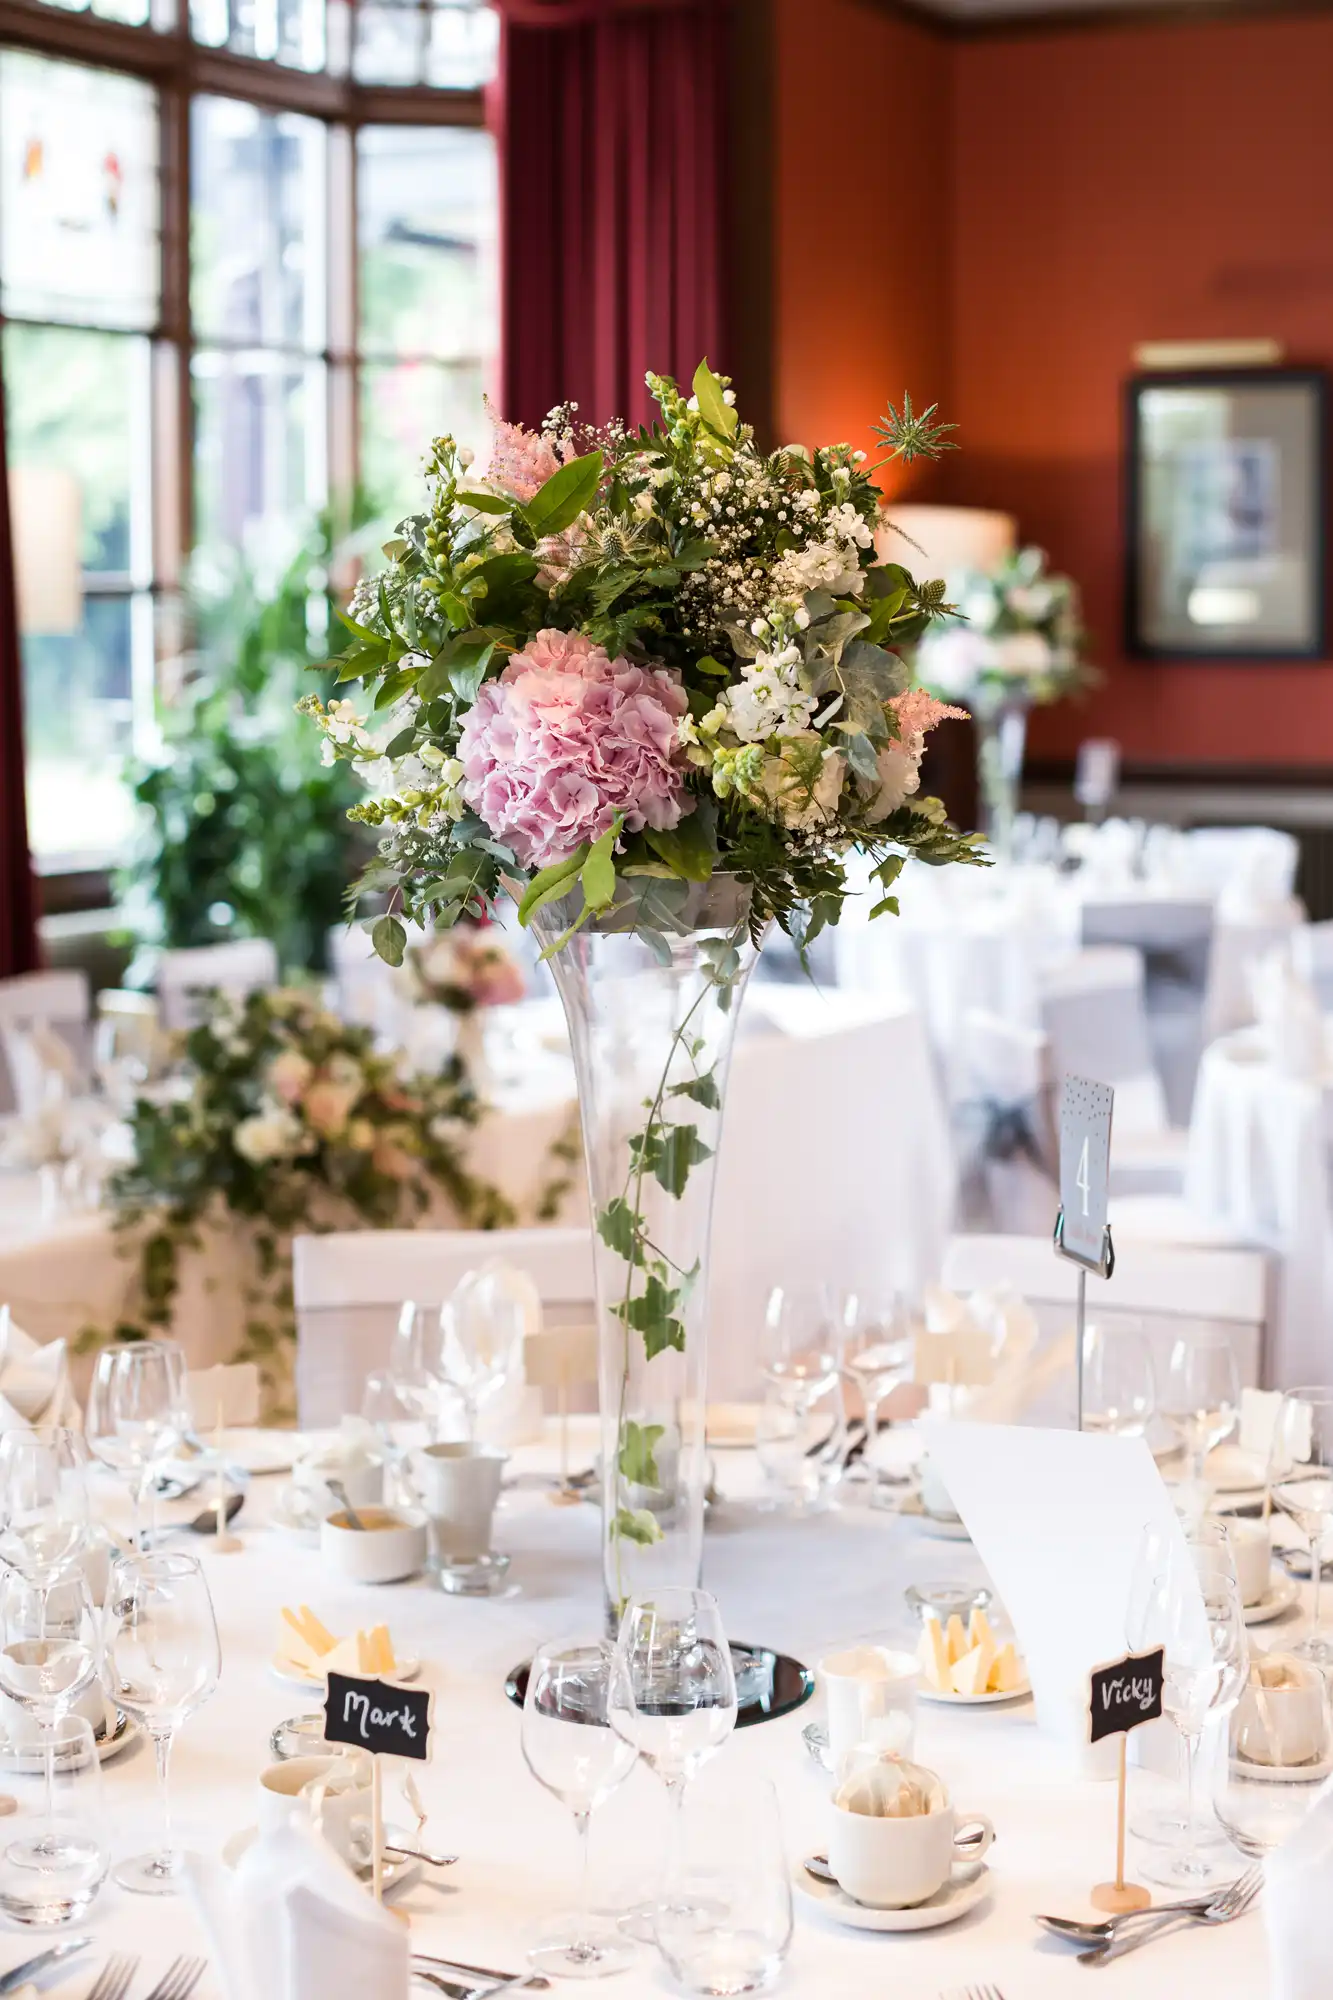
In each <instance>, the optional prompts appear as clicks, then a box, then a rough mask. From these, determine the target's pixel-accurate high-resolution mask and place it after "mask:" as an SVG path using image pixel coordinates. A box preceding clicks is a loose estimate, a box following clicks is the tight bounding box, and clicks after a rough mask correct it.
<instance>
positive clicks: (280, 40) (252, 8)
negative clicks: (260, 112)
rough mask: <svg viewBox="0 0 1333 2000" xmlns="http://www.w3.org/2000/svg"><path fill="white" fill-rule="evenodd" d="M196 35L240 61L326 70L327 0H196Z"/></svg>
mask: <svg viewBox="0 0 1333 2000" xmlns="http://www.w3.org/2000/svg"><path fill="white" fill-rule="evenodd" d="M129 3H130V0H127V4H129ZM113 4H120V0H113ZM190 33H191V35H192V36H193V37H194V39H195V41H196V42H203V43H205V44H206V45H207V46H208V47H209V48H213V49H224V48H229V49H231V50H232V51H233V53H234V54H236V55H238V56H258V57H260V58H261V59H262V60H263V61H265V62H280V63H285V64H286V65H287V66H288V68H290V69H323V67H324V48H325V39H324V0H190Z"/></svg>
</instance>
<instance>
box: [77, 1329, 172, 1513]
mask: <svg viewBox="0 0 1333 2000" xmlns="http://www.w3.org/2000/svg"><path fill="white" fill-rule="evenodd" d="M191 1428H192V1420H191V1417H190V1403H189V1394H188V1390H187V1386H186V1371H185V1356H184V1354H183V1353H182V1352H181V1350H180V1348H179V1347H177V1346H176V1345H175V1343H174V1342H173V1341H170V1340H135V1341H125V1342H122V1343H121V1344H119V1345H118V1346H115V1347H104V1348H103V1349H102V1351H101V1353H100V1354H99V1355H98V1357H97V1363H96V1366H95V1367H94V1370H93V1379H92V1385H91V1387H90V1389H89V1391H88V1411H87V1416H86V1419H85V1430H86V1435H87V1438H88V1443H89V1446H90V1448H91V1450H92V1452H93V1454H94V1456H95V1457H96V1458H98V1459H100V1460H101V1462H102V1464H103V1465H106V1466H109V1467H110V1469H111V1470H112V1471H113V1472H118V1473H119V1474H120V1475H121V1477H122V1478H123V1479H125V1480H126V1481H127V1482H128V1484H129V1489H130V1498H131V1501H132V1503H133V1507H134V1543H135V1547H136V1548H142V1547H143V1506H144V1500H145V1498H146V1497H147V1493H148V1488H149V1485H150V1484H151V1482H152V1480H153V1477H154V1475H155V1474H156V1473H157V1472H158V1471H159V1470H160V1468H161V1467H162V1466H163V1465H165V1464H166V1462H167V1461H168V1459H170V1458H171V1456H172V1454H173V1452H175V1451H177V1450H178V1449H179V1448H180V1445H181V1443H182V1442H183V1440H184V1439H185V1438H187V1437H188V1436H189V1435H190V1431H191Z"/></svg>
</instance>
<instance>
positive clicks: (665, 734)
mask: <svg viewBox="0 0 1333 2000" xmlns="http://www.w3.org/2000/svg"><path fill="white" fill-rule="evenodd" d="M688 706H689V704H688V702H687V700H686V698H685V691H684V689H683V688H682V687H681V686H680V683H679V682H678V681H677V680H676V679H675V677H674V676H673V675H672V674H671V673H669V672H668V671H667V669H666V668H664V667H636V666H633V665H632V664H631V663H630V661H628V660H624V659H619V660H612V659H610V658H608V656H607V654H606V652H605V650H604V649H603V648H602V647H601V646H594V645H593V643H592V641H591V640H590V639H587V638H585V637H584V635H583V634H582V633H581V632H557V631H552V630H546V631H543V632H538V633H537V634H536V636H535V637H534V638H533V639H531V640H530V641H529V643H528V644H527V645H526V646H525V647H524V649H523V651H522V652H521V653H515V655H514V657H513V659H512V660H511V661H510V662H509V665H508V666H507V667H506V668H505V670H504V672H503V673H502V674H501V675H500V677H499V679H498V680H493V681H487V682H486V683H485V685H484V686H483V687H482V688H481V690H480V691H479V693H478V695H477V699H476V701H475V702H474V703H473V705H472V708H471V709H470V710H469V712H468V716H467V720H466V722H465V723H464V725H463V730H462V734H461V736H460V739H459V745H458V755H459V758H460V759H461V761H462V765H463V783H462V793H463V797H464V799H465V800H466V802H467V804H468V805H470V806H471V807H472V809H473V811H474V812H477V813H479V814H480V815H481V817H482V819H484V820H485V822H486V824H487V826H489V827H490V829H491V831H492V833H494V834H495V836H496V838H497V839H499V840H503V841H505V842H506V843H507V844H508V845H509V846H510V847H512V848H513V850H514V853H515V854H516V855H517V856H518V858H519V860H520V861H521V862H522V863H523V864H524V866H525V867H530V868H544V867H546V866H547V864H548V863H549V862H552V861H558V860H560V859H561V858H562V857H563V856H565V855H566V854H571V853H572V852H573V851H574V849H575V848H576V847H579V846H580V845H581V844H582V843H583V842H584V841H585V840H596V839H598V838H599V836H600V835H601V834H603V833H605V832H606V829H607V828H608V827H609V826H610V825H611V822H612V820H613V819H614V818H615V816H616V814H617V813H623V814H624V826H625V830H626V831H627V832H629V833H637V832H639V830H640V829H641V828H642V827H644V826H650V827H653V828H654V829H656V830H657V831H659V832H660V831H662V830H663V829H665V828H668V827H673V826H675V825H677V823H678V822H679V820H680V818H681V816H682V814H683V813H685V812H688V811H690V810H691V808H692V805H693V801H692V800H691V799H690V798H689V797H688V795H687V794H686V792H685V789H684V786H685V772H686V769H687V766H686V764H685V762H684V759H683V757H682V754H681V751H680V748H679V745H678V742H677V735H676V725H677V723H678V722H679V720H680V718H681V716H682V715H684V713H685V711H686V709H687V707H688Z"/></svg>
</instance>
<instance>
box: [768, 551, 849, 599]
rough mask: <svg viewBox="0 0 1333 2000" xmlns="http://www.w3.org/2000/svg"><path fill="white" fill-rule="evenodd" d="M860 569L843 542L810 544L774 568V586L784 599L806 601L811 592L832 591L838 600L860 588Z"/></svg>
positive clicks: (789, 553)
mask: <svg viewBox="0 0 1333 2000" xmlns="http://www.w3.org/2000/svg"><path fill="white" fill-rule="evenodd" d="M861 580H862V579H861V568H860V565H859V564H858V563H857V562H856V561H855V559H854V558H850V557H849V555H848V552H847V550H846V549H845V548H844V547H843V546H842V544H841V543H840V542H811V543H810V544H809V546H808V547H807V548H804V549H791V550H789V551H788V553H787V554H786V555H785V556H783V557H782V558H781V560H780V561H779V562H778V563H776V564H775V566H774V569H773V582H774V585H775V587H776V589H777V591H778V594H779V595H780V596H783V597H804V596H805V594H806V592H807V591H808V590H830V591H832V592H833V594H834V596H835V597H838V596H843V595H845V594H846V593H847V592H848V591H855V590H859V589H860V587H861Z"/></svg>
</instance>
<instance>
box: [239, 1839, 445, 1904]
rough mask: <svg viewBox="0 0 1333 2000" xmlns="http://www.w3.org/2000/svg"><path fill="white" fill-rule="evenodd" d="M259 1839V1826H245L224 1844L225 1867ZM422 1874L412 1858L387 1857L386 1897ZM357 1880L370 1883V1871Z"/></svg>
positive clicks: (385, 1874) (358, 1875)
mask: <svg viewBox="0 0 1333 2000" xmlns="http://www.w3.org/2000/svg"><path fill="white" fill-rule="evenodd" d="M258 1838H259V1828H258V1827H257V1826H243V1827H242V1828H241V1830H240V1832H239V1833H233V1834H232V1835H231V1836H230V1838H229V1839H227V1840H226V1841H224V1842H223V1846H222V1865H223V1867H224V1868H234V1867H235V1866H236V1864H237V1863H238V1861H239V1860H240V1858H241V1856H242V1855H243V1854H244V1853H245V1852H246V1850H247V1848H250V1847H253V1845H254V1843H255V1841H256V1840H257V1839H258ZM352 1872H353V1873H356V1871H352ZM420 1873H421V1863H420V1862H419V1861H414V1860H412V1859H411V1857H410V1856H405V1857H404V1858H403V1859H402V1860H401V1861H391V1860H390V1859H389V1858H388V1856H387V1855H386V1856H385V1861H384V1893H385V1895H386V1896H387V1895H388V1893H389V1891H390V1890H391V1889H403V1888H405V1887H406V1886H407V1884H408V1883H409V1882H415V1881H416V1879H417V1877H418V1875H420ZM356 1879H357V1880H358V1881H367V1882H368V1881H369V1880H370V1875H369V1870H367V1872H366V1874H365V1875H364V1876H363V1875H361V1874H359V1873H358V1874H357V1876H356Z"/></svg>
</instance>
